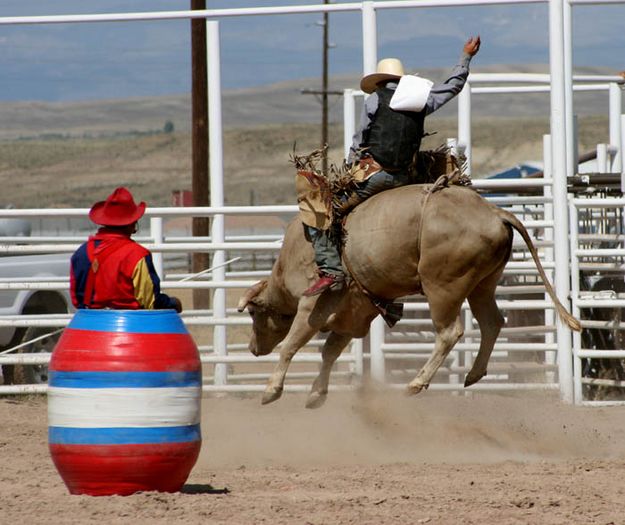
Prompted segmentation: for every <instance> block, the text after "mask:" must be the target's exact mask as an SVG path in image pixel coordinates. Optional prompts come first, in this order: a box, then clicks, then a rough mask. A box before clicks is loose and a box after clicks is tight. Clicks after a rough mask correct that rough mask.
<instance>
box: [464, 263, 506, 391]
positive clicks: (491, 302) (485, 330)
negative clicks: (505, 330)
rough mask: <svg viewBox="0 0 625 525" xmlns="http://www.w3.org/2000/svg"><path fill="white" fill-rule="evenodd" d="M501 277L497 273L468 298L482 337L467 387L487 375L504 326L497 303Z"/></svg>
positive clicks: (467, 380) (485, 280) (465, 382)
mask: <svg viewBox="0 0 625 525" xmlns="http://www.w3.org/2000/svg"><path fill="white" fill-rule="evenodd" d="M500 276H501V272H497V273H495V274H494V275H491V276H490V277H487V278H486V279H484V280H483V281H482V282H481V283H480V284H478V286H477V287H476V288H475V289H474V290H473V291H472V292H471V294H470V295H469V297H468V300H469V305H470V306H471V311H472V312H473V315H474V316H475V319H476V320H477V322H478V324H479V325H480V334H481V337H480V349H479V351H478V353H477V357H476V358H475V362H474V363H473V367H472V368H471V370H470V371H469V373H468V374H467V376H466V378H465V380H464V386H465V387H467V386H471V385H473V384H474V383H477V382H478V381H479V380H480V379H482V378H483V377H484V376H485V375H486V367H487V366H488V360H489V358H490V354H491V353H492V351H493V347H494V346H495V341H496V340H497V336H499V332H500V331H501V327H502V326H503V324H504V318H503V316H502V315H501V312H500V311H499V308H498V307H497V303H496V301H495V289H496V287H497V282H498V281H499V277H500Z"/></svg>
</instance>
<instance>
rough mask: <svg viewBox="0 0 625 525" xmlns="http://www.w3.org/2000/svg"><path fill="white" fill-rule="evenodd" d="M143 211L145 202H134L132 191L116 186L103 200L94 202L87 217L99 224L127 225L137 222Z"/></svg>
mask: <svg viewBox="0 0 625 525" xmlns="http://www.w3.org/2000/svg"><path fill="white" fill-rule="evenodd" d="M144 213H145V202H140V203H139V204H135V201H134V199H133V198H132V193H130V192H129V191H128V189H126V188H124V187H123V186H122V187H119V188H117V189H116V190H115V191H114V192H113V193H111V194H110V195H109V196H108V197H107V198H106V200H105V201H100V202H96V203H95V204H94V205H93V206H92V207H91V210H89V218H90V219H91V220H92V221H93V222H95V223H96V224H100V225H101V226H127V225H129V224H133V223H135V222H137V221H138V220H139V219H140V218H141V217H142V216H143V214H144Z"/></svg>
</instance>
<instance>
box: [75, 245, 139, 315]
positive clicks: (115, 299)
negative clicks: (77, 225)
mask: <svg viewBox="0 0 625 525" xmlns="http://www.w3.org/2000/svg"><path fill="white" fill-rule="evenodd" d="M96 241H100V242H99V243H98V244H97V246H96ZM149 253H150V252H149V251H148V250H147V249H146V248H144V247H143V246H141V245H140V244H137V243H136V242H135V241H133V240H132V239H130V238H128V237H126V236H124V235H120V234H111V233H106V234H104V235H95V236H94V237H91V238H90V239H89V240H88V241H87V255H88V257H89V261H90V262H91V269H90V270H89V273H88V275H87V282H86V284H85V301H84V302H85V306H87V307H88V308H119V309H138V308H140V307H141V306H140V305H139V303H138V302H137V300H136V298H135V289H134V283H133V280H132V276H133V273H134V270H135V267H136V266H137V263H138V262H139V261H141V259H143V258H144V257H145V256H146V255H148V254H149Z"/></svg>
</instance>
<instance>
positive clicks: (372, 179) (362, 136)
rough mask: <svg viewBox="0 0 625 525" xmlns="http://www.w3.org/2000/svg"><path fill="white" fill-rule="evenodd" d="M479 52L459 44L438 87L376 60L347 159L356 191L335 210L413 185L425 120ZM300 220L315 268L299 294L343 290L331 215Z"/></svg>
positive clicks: (474, 40)
mask: <svg viewBox="0 0 625 525" xmlns="http://www.w3.org/2000/svg"><path fill="white" fill-rule="evenodd" d="M479 49H480V37H479V36H477V37H471V38H469V39H468V40H467V41H466V43H465V44H464V47H463V53H462V56H461V58H460V62H459V63H458V65H457V66H456V67H455V68H454V69H453V71H452V73H451V76H450V77H449V78H448V79H447V80H445V82H442V83H440V84H434V83H433V82H432V81H430V80H428V79H425V78H422V77H419V76H417V75H405V74H404V68H403V65H402V63H401V62H400V61H399V60H398V59H396V58H385V59H383V60H381V61H380V62H379V63H378V66H377V71H376V72H375V73H373V74H370V75H366V76H365V77H363V79H362V80H361V82H360V88H361V89H362V90H363V91H364V92H365V93H370V96H369V97H367V99H366V100H365V103H364V106H363V111H362V116H361V119H360V125H359V128H358V131H357V132H356V134H355V135H354V139H353V144H352V146H351V148H350V153H349V157H348V159H347V160H348V163H351V164H352V166H353V168H352V175H353V177H354V179H355V180H356V181H357V189H356V191H355V192H354V193H353V194H352V195H350V196H349V198H348V199H347V201H346V202H345V203H344V206H343V207H342V209H341V210H340V211H341V212H342V213H346V212H347V211H348V210H350V209H351V208H353V207H354V206H356V205H357V204H359V203H361V202H363V201H364V200H366V199H368V198H369V197H371V196H373V195H375V194H376V193H379V192H381V191H384V190H388V189H392V188H397V187H400V186H405V185H406V184H411V183H413V182H415V181H414V180H412V177H411V175H410V168H411V167H412V165H413V163H414V162H415V160H416V156H417V154H418V152H419V147H420V145H421V139H422V138H423V136H424V121H425V117H426V116H427V115H429V114H430V113H433V112H434V111H436V110H437V109H439V108H440V107H442V106H443V105H444V104H446V103H447V102H449V101H450V100H451V99H452V98H454V97H455V96H456V95H457V94H458V93H460V91H462V88H463V87H464V84H465V82H466V80H467V77H468V76H469V63H470V62H471V58H472V57H473V56H475V55H476V54H477V52H478V51H479ZM296 181H297V182H296V185H298V186H299V187H298V201H299V202H300V209H302V208H303V206H302V204H303V200H304V199H306V195H305V193H306V191H305V185H306V181H305V180H304V177H300V176H298V177H297V179H296ZM313 191H314V189H313ZM322 200H323V199H322ZM326 201H327V198H326ZM322 207H323V206H322ZM317 211H320V210H317ZM302 217H303V221H304V228H305V230H306V235H307V238H308V239H309V240H310V241H311V242H312V245H313V248H314V250H315V262H316V264H317V268H318V270H319V279H318V280H317V282H315V283H314V284H313V285H312V286H311V287H310V288H308V289H307V290H306V291H305V292H304V295H306V296H313V295H318V294H320V293H322V292H323V291H325V290H327V289H333V290H334V289H340V288H342V286H343V283H344V281H345V274H344V271H343V266H342V264H341V256H340V253H339V249H338V247H337V246H336V245H335V244H334V243H333V242H332V239H331V237H330V235H329V233H328V232H329V228H330V226H331V220H330V214H329V213H325V216H324V213H321V214H320V213H314V214H312V215H311V214H308V217H313V218H314V220H306V214H302Z"/></svg>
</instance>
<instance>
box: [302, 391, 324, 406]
mask: <svg viewBox="0 0 625 525" xmlns="http://www.w3.org/2000/svg"><path fill="white" fill-rule="evenodd" d="M327 397H328V393H327V392H325V393H323V394H322V393H319V392H311V393H310V395H309V396H308V399H307V400H306V408H320V407H322V406H323V404H324V403H325V402H326V399H327Z"/></svg>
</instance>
